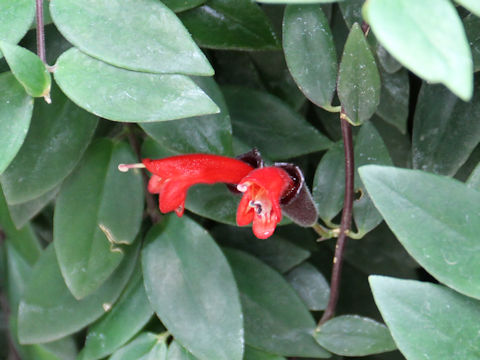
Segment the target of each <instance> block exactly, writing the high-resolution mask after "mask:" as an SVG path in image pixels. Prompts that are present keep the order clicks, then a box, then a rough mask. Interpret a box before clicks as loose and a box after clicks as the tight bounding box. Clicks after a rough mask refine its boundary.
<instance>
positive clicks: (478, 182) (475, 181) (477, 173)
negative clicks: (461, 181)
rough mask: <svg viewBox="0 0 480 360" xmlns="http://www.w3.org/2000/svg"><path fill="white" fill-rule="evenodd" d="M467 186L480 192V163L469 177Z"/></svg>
mask: <svg viewBox="0 0 480 360" xmlns="http://www.w3.org/2000/svg"><path fill="white" fill-rule="evenodd" d="M467 186H468V187H471V188H473V189H475V190H478V191H480V163H479V164H478V165H477V166H476V167H475V169H474V170H473V171H472V173H471V174H470V176H469V177H468V180H467Z"/></svg>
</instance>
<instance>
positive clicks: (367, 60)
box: [337, 23, 381, 125]
mask: <svg viewBox="0 0 480 360" xmlns="http://www.w3.org/2000/svg"><path fill="white" fill-rule="evenodd" d="M380 86H381V83H380V75H379V73H378V69H377V64H376V62H375V58H374V57H373V54H372V52H371V51H370V47H369V45H368V43H367V40H366V39H365V36H364V35H363V31H362V29H361V28H360V25H358V24H357V23H355V24H354V25H353V26H352V29H351V30H350V34H349V35H348V39H347V42H346V43H345V49H344V51H343V55H342V61H341V62H340V70H339V73H338V88H337V90H338V97H339V99H340V102H341V103H342V107H343V109H344V111H345V113H346V114H347V116H348V117H349V119H350V121H351V122H352V123H353V124H356V125H360V124H362V123H363V122H364V121H366V120H368V119H370V117H372V115H373V114H374V113H375V111H376V110H377V107H378V104H379V103H380Z"/></svg>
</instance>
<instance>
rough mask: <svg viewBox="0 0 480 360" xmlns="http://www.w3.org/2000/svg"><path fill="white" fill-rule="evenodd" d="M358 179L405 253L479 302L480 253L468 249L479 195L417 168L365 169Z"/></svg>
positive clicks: (476, 228)
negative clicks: (360, 179) (479, 266)
mask: <svg viewBox="0 0 480 360" xmlns="http://www.w3.org/2000/svg"><path fill="white" fill-rule="evenodd" d="M360 176H361V177H362V180H363V182H364V183H365V185H366V187H367V190H368V192H369V194H370V196H371V197H372V199H373V201H374V203H375V206H376V207H377V208H378V210H379V211H380V212H381V214H382V215H383V217H384V219H385V221H386V222H387V224H388V226H389V227H390V228H391V229H392V231H393V232H394V234H395V235H396V236H397V238H398V239H399V240H400V242H401V243H402V245H403V246H404V247H405V248H406V249H407V251H408V252H409V253H410V255H411V256H412V257H413V258H414V259H415V260H417V261H418V262H419V264H420V265H422V266H423V267H424V268H425V270H427V271H428V272H429V273H431V274H432V275H433V276H434V277H435V278H437V279H438V280H439V281H440V282H443V283H445V284H446V285H448V286H450V287H451V288H453V289H455V290H457V291H459V292H461V293H463V294H466V295H469V296H472V297H477V298H479V297H480V281H479V276H477V274H480V273H479V269H478V266H477V265H478V262H479V261H480V255H479V254H478V253H477V252H476V251H472V249H474V248H475V246H476V245H477V243H478V233H479V232H480V222H479V221H477V220H478V216H479V209H478V204H479V203H480V193H479V192H477V191H475V190H473V189H471V188H468V187H467V186H466V185H465V184H462V183H460V182H458V181H456V180H454V179H451V178H447V177H442V176H438V175H434V174H429V173H425V172H422V171H418V170H405V169H397V168H393V167H381V166H367V167H363V168H362V169H360ZM459 209H460V210H459ZM465 274H469V276H465Z"/></svg>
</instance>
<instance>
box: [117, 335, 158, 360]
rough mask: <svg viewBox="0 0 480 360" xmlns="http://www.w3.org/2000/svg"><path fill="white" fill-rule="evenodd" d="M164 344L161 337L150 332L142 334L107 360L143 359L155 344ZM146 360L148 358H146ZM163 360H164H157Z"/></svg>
mask: <svg viewBox="0 0 480 360" xmlns="http://www.w3.org/2000/svg"><path fill="white" fill-rule="evenodd" d="M158 343H160V344H165V340H164V338H163V336H161V335H155V334H153V333H150V332H143V333H141V334H140V335H138V336H137V337H136V338H135V339H134V340H132V341H131V342H129V343H128V344H127V345H125V346H124V347H122V348H121V349H119V350H117V351H116V352H115V353H114V354H113V355H112V356H110V357H109V360H139V359H144V356H146V355H148V354H149V353H150V351H152V350H153V349H154V348H155V345H156V344H158ZM147 359H148V357H147ZM152 360H153V359H152ZM158 360H164V359H158Z"/></svg>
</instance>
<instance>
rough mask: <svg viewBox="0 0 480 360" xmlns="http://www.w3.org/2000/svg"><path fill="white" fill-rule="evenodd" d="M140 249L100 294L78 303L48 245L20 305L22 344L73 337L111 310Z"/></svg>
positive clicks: (130, 257)
mask: <svg viewBox="0 0 480 360" xmlns="http://www.w3.org/2000/svg"><path fill="white" fill-rule="evenodd" d="M137 250H138V246H136V247H135V248H132V249H131V250H130V251H129V252H128V253H127V256H125V258H124V260H123V261H122V264H120V266H119V267H118V268H117V270H116V271H115V272H114V273H113V274H112V276H111V277H110V278H109V279H108V280H107V281H106V282H105V283H104V284H103V285H102V286H101V287H100V288H99V289H98V290H97V291H95V292H94V293H93V294H91V295H90V296H88V297H86V298H84V299H82V300H76V299H75V298H74V297H73V295H72V294H71V293H70V291H69V290H68V288H67V286H66V285H65V283H64V280H63V278H62V275H61V273H60V268H59V267H58V263H57V260H56V257H55V250H54V248H53V246H49V247H48V248H47V249H46V250H45V251H44V252H43V254H42V255H41V257H40V259H39V260H38V262H37V263H36V264H35V267H34V268H33V275H32V277H31V279H30V282H29V283H28V286H27V289H26V291H25V294H24V297H23V299H22V301H21V302H20V307H19V310H18V337H19V339H20V342H21V343H22V344H33V343H43V342H50V341H53V340H56V339H59V338H62V337H64V336H67V335H70V334H73V333H74V332H77V331H78V330H80V329H82V328H83V327H85V326H86V325H88V324H90V323H92V322H93V321H95V320H96V319H98V318H99V317H100V316H101V315H102V314H104V313H105V311H107V310H108V309H110V308H111V306H112V304H113V303H114V302H115V301H116V300H117V298H118V297H119V295H120V293H121V292H122V290H123V288H124V287H125V284H126V283H127V281H128V279H129V278H130V275H131V274H132V271H133V269H134V266H135V263H136V259H137V253H138V251H137ZM67 320H68V321H67Z"/></svg>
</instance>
